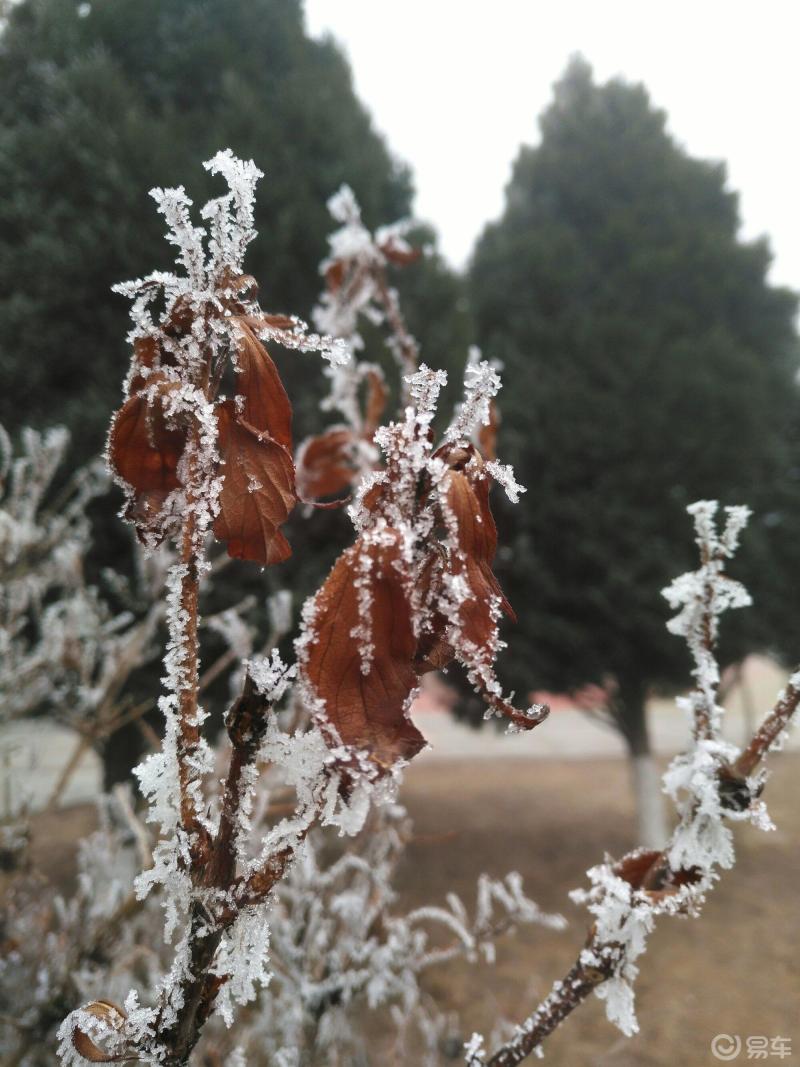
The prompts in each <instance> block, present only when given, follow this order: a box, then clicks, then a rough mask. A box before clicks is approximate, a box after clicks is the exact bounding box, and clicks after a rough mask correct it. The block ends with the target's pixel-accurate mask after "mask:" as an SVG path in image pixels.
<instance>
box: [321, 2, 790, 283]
mask: <svg viewBox="0 0 800 1067" xmlns="http://www.w3.org/2000/svg"><path fill="white" fill-rule="evenodd" d="M306 13H307V21H308V26H309V29H310V30H311V32H312V33H313V34H314V35H315V36H317V35H319V34H321V33H324V32H328V31H329V32H330V33H331V34H333V36H334V37H335V38H336V39H337V40H338V41H339V42H340V43H341V44H342V45H343V46H344V48H345V50H346V52H347V54H348V56H349V58H350V62H351V64H352V67H353V72H354V77H355V83H356V89H357V91H358V94H359V96H360V97H361V99H362V100H363V101H364V103H365V104H366V105H367V107H368V108H369V109H370V111H371V112H372V115H373V118H374V121H375V124H376V126H377V127H378V129H380V130H381V131H382V132H383V133H384V134H385V135H386V137H387V139H388V142H389V145H390V147H391V148H392V150H393V151H394V152H395V153H396V154H397V155H398V156H400V157H401V158H402V159H404V160H405V161H406V162H408V163H410V164H411V166H412V168H413V171H414V179H415V184H416V188H417V201H416V209H415V210H416V214H417V215H418V216H419V217H420V218H425V219H428V220H429V221H431V222H432V223H433V224H434V225H435V226H436V228H437V230H438V231H439V233H440V236H441V244H442V249H443V251H444V252H445V254H446V255H447V257H448V258H449V259H450V261H451V262H452V263H453V264H455V265H457V266H460V265H462V264H463V263H464V261H465V260H466V258H467V256H468V254H469V252H470V249H471V247H472V244H473V241H474V240H475V238H476V237H477V235H478V234H479V233H480V231H481V229H482V227H483V224H484V223H485V222H486V221H488V220H489V219H492V218H494V217H496V216H497V215H498V214H499V213H500V211H501V209H502V205H503V190H504V187H505V185H506V182H507V181H508V179H509V177H510V173H511V163H512V161H513V159H514V158H515V156H516V154H517V151H518V148H519V145H520V144H521V143H523V142H525V143H528V144H531V143H534V142H535V141H536V140H537V139H538V126H537V121H536V120H537V117H538V115H539V114H540V113H541V111H542V110H543V109H544V107H545V106H546V105H547V103H548V101H549V99H550V96H551V86H552V83H553V82H554V81H555V80H557V78H558V77H559V76H560V75H561V73H562V72H563V70H564V67H565V66H566V64H567V61H568V59H569V57H570V55H571V54H572V53H573V52H581V53H582V54H583V55H584V56H585V57H586V58H587V59H588V60H589V62H590V63H591V64H592V66H593V67H594V70H595V76H596V77H597V78H599V79H600V80H606V79H607V78H609V77H612V76H614V75H616V74H621V75H622V76H623V77H625V78H626V79H627V80H629V81H641V82H644V84H645V85H646V86H647V88H648V89H649V91H650V94H651V97H652V99H653V101H654V102H655V103H656V104H657V105H658V106H659V107H662V108H664V109H665V110H666V112H667V114H668V116H669V128H670V130H671V132H672V133H673V135H674V136H675V137H676V138H677V139H678V141H679V142H680V143H681V144H683V145H684V146H685V147H686V149H687V150H688V151H689V152H690V153H691V154H692V155H694V156H700V157H704V158H711V159H724V160H726V161H727V163H728V167H729V184H730V187H731V188H733V189H735V190H737V191H738V192H739V193H740V194H741V209H742V215H743V219H744V233H745V235H746V236H756V235H759V234H763V233H766V234H768V235H769V237H770V239H771V243H772V248H773V251H774V252H775V257H776V258H775V264H774V267H773V273H772V277H773V280H774V281H776V282H781V283H783V284H786V285H791V286H792V287H794V288H797V289H800V202H798V198H799V197H800V0H758V2H756V0H724V2H720V0H694V2H693V3H688V2H686V0H673V2H671V3H669V4H667V3H664V2H663V0H661V2H659V3H655V2H653V0H636V2H633V0H549V2H548V3H542V2H540V0H402V2H400V0H306Z"/></svg>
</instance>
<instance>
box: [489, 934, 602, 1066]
mask: <svg viewBox="0 0 800 1067" xmlns="http://www.w3.org/2000/svg"><path fill="white" fill-rule="evenodd" d="M587 948H588V949H589V950H590V952H591V955H592V958H593V959H600V960H601V965H600V966H599V967H598V966H595V965H592V966H590V965H588V964H586V963H583V962H582V957H583V953H582V954H581V956H579V957H578V959H577V960H576V961H575V963H574V964H573V965H572V967H571V968H570V969H569V971H568V972H567V974H566V975H565V976H564V978H563V979H562V980H561V981H560V982H556V983H555V984H554V985H553V988H552V990H551V991H550V994H549V996H547V997H546V998H545V999H544V1000H543V1001H542V1003H541V1004H540V1005H539V1007H538V1008H537V1009H536V1011H535V1012H534V1013H533V1015H531V1016H530V1018H529V1019H526V1021H525V1022H524V1023H523V1024H522V1026H521V1027H520V1032H519V1033H518V1035H517V1036H516V1037H515V1038H514V1039H513V1041H510V1042H509V1043H508V1044H506V1045H503V1046H502V1048H499V1049H498V1050H497V1051H496V1052H495V1053H494V1054H493V1055H492V1056H491V1057H490V1058H489V1059H488V1060H487V1061H486V1067H516V1064H518V1063H522V1061H523V1060H524V1059H527V1058H528V1056H530V1054H531V1053H532V1052H534V1051H535V1050H536V1049H537V1048H539V1047H540V1045H541V1044H542V1042H543V1041H544V1040H545V1039H546V1038H548V1037H549V1036H550V1034H552V1033H553V1031H554V1030H557V1029H558V1027H559V1026H560V1025H561V1024H562V1023H563V1022H564V1020H565V1019H566V1018H568V1017H569V1016H570V1015H571V1014H572V1012H573V1011H575V1009H576V1008H577V1007H579V1005H581V1004H582V1003H583V1002H584V1000H586V998H587V997H588V996H589V994H590V993H591V992H592V991H593V990H595V989H596V988H597V987H598V986H599V985H602V984H603V982H605V981H607V980H608V979H609V978H610V977H611V975H612V974H613V973H614V967H615V966H616V963H617V962H618V959H619V953H618V952H616V953H615V952H613V951H612V952H607V953H606V954H604V955H602V954H601V953H600V952H599V951H598V948H599V946H597V945H594V944H593V943H592V942H590V943H589V945H588V946H587Z"/></svg>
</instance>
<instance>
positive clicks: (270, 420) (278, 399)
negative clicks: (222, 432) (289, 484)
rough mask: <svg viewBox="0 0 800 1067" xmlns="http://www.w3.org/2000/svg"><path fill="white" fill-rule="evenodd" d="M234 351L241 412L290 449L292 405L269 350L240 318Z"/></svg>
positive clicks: (259, 428) (253, 424)
mask: <svg viewBox="0 0 800 1067" xmlns="http://www.w3.org/2000/svg"><path fill="white" fill-rule="evenodd" d="M239 329H240V335H239V336H240V341H239V346H238V349H237V352H236V359H237V363H238V364H239V371H238V375H237V388H236V391H237V393H238V394H239V396H240V397H241V398H242V402H243V403H242V408H241V416H242V418H243V420H244V421H245V422H248V423H250V425H251V426H254V427H255V428H256V430H259V431H266V432H267V433H268V434H269V435H270V437H272V439H273V440H275V441H277V442H278V444H280V445H283V447H284V448H286V449H288V450H289V451H291V448H292V406H291V404H290V403H289V397H288V396H287V395H286V390H285V389H284V387H283V382H282V381H281V377H280V375H279V374H278V368H277V367H276V366H275V364H274V363H273V362H272V359H271V358H270V355H269V353H268V352H267V350H266V348H265V347H264V346H263V344H262V343H261V342H260V341H259V339H258V338H257V337H256V335H255V334H254V333H253V331H252V330H251V328H250V327H249V326H248V325H247V324H246V323H244V322H243V321H241V320H240V322H239Z"/></svg>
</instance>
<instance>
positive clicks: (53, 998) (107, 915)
mask: <svg viewBox="0 0 800 1067" xmlns="http://www.w3.org/2000/svg"><path fill="white" fill-rule="evenodd" d="M98 813H99V821H100V826H99V828H98V830H97V831H96V832H94V833H93V834H92V835H91V836H90V837H88V838H87V839H86V840H84V841H82V842H81V844H80V846H79V850H78V879H77V888H76V889H75V891H74V892H73V893H72V894H71V895H70V896H62V895H60V894H54V893H53V892H52V890H51V888H50V887H49V886H48V885H47V884H46V882H45V880H44V879H43V878H42V877H41V876H39V875H34V874H28V873H23V874H20V875H18V876H17V877H16V878H15V879H14V880H13V882H12V883H11V885H10V886H8V887H7V889H6V894H5V901H4V906H3V911H2V917H1V919H0V927H1V928H2V936H1V937H0V1003H2V1004H3V1013H2V1017H0V1058H2V1061H3V1063H9V1064H12V1063H13V1064H18V1065H20V1067H34V1065H36V1067H38V1065H40V1064H42V1065H44V1064H50V1063H52V1062H53V1044H54V1037H55V1031H56V1028H57V1027H58V1025H59V1023H60V1022H61V1020H62V1018H63V1014H64V1011H65V1008H66V1007H68V1006H69V1005H71V1004H74V1003H75V1002H76V1001H77V1000H82V999H84V1000H85V999H95V998H101V997H111V998H115V997H116V996H118V995H120V994H122V995H124V993H125V992H126V991H127V989H129V988H130V982H131V978H132V976H133V975H136V977H137V979H138V981H139V982H140V983H144V984H148V983H155V981H156V980H157V978H158V975H159V973H160V963H161V960H160V958H159V952H158V940H157V939H156V940H154V936H153V935H154V934H155V933H156V932H157V929H158V923H159V921H160V909H159V907H158V903H157V901H156V900H155V898H151V899H148V900H146V901H139V900H137V898H136V895H135V893H134V891H133V881H134V877H135V875H136V873H137V872H138V871H139V870H140V869H141V867H142V866H143V865H147V864H148V863H149V840H148V835H147V833H146V831H145V828H144V827H143V826H142V825H141V824H140V823H139V821H138V819H137V818H136V816H135V815H134V813H133V809H132V805H131V802H130V797H129V795H128V790H127V788H124V787H121V786H118V787H117V788H116V790H115V793H114V794H113V795H112V796H102V797H100V798H99V801H98ZM87 1050H88V1049H87Z"/></svg>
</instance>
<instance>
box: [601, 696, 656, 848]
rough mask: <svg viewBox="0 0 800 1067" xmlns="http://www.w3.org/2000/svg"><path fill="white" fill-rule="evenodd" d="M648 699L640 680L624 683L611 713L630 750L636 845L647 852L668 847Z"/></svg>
mask: <svg viewBox="0 0 800 1067" xmlns="http://www.w3.org/2000/svg"><path fill="white" fill-rule="evenodd" d="M646 698H647V691H646V687H645V685H644V683H643V682H641V681H640V680H638V679H635V680H626V681H624V682H622V681H621V682H620V686H619V690H618V692H617V694H616V697H615V700H614V706H613V709H612V710H613V714H614V719H615V721H616V723H617V726H618V728H619V731H620V733H621V734H622V736H623V737H624V738H625V743H626V744H627V746H628V758H629V761H630V768H631V784H632V786H633V794H634V802H635V804H636V841H637V843H638V844H639V845H644V846H645V847H647V848H663V847H664V845H665V844H666V843H667V821H666V814H665V806H664V794H663V793H662V791H661V774H660V772H659V769H658V767H657V765H656V762H655V760H654V758H653V752H652V748H651V745H650V732H649V729H648V724H647V699H646Z"/></svg>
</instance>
